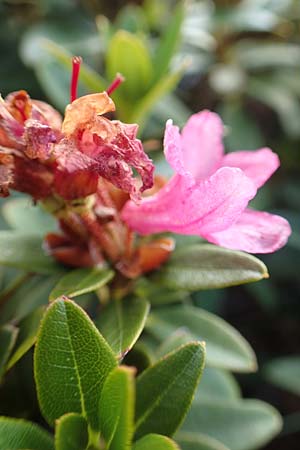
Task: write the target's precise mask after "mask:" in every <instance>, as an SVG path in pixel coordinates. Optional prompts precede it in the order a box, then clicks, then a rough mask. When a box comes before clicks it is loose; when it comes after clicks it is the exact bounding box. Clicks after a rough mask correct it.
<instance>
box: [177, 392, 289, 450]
mask: <svg viewBox="0 0 300 450" xmlns="http://www.w3.org/2000/svg"><path fill="white" fill-rule="evenodd" d="M280 429H281V417H280V415H279V414H278V412H277V411H276V410H275V409H274V408H273V407H272V406H270V405H268V404H267V403H264V402H261V401H259V400H236V401H234V402H224V400H223V399H221V400H214V401H212V400H207V401H206V402H205V401H202V402H201V403H197V402H194V403H193V405H192V408H191V409H190V411H189V413H188V415H187V417H186V420H185V422H184V424H183V426H182V428H181V430H180V432H179V433H178V438H179V440H180V433H181V431H182V432H184V433H186V432H188V433H191V434H194V433H195V436H197V433H203V434H207V435H209V436H211V437H212V438H214V439H217V440H219V441H221V442H222V443H223V444H224V445H225V446H226V445H227V446H228V447H229V448H230V449H231V450H250V449H251V450H252V449H254V448H258V447H263V446H264V445H265V444H266V443H267V442H268V441H269V440H270V439H272V438H273V437H274V436H275V435H276V434H277V433H278V432H279V431H280Z"/></svg>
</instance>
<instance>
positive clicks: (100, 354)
mask: <svg viewBox="0 0 300 450" xmlns="http://www.w3.org/2000/svg"><path fill="white" fill-rule="evenodd" d="M115 366H116V360H115V357H114V355H113V353H112V351H111V349H110V348H109V346H108V344H107V343H106V341H105V340H104V339H103V337H102V336H101V334H100V333H99V331H98V330H97V329H96V327H95V326H94V324H93V323H92V321H91V320H90V319H89V317H88V316H87V314H86V313H85V312H84V311H83V310H82V309H81V308H80V307H79V306H78V305H76V304H75V303H74V302H72V301H71V300H63V299H58V300H56V301H54V302H53V303H52V304H51V305H50V307H49V308H48V310H47V311H46V314H45V316H44V318H43V320H42V323H41V327H40V331H39V334H38V339H37V344H36V348H35V355H34V373H35V381H36V385H37V393H38V400H39V403H40V407H41V411H42V413H43V415H44V416H45V418H46V420H47V421H48V422H49V423H50V424H53V423H54V420H55V419H58V418H59V417H60V416H62V415H63V414H65V413H68V412H78V413H80V414H81V413H82V415H83V416H84V417H86V418H87V420H88V421H89V423H90V425H91V426H92V427H93V428H97V426H98V403H99V398H100V394H101V390H102V387H103V384H104V381H105V379H106V377H107V375H108V374H109V372H110V371H111V370H112V369H113V368H114V367H115Z"/></svg>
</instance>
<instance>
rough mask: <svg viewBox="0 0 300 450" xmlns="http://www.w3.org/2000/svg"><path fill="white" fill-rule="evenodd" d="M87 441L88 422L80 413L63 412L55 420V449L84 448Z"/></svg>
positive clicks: (73, 449) (76, 449)
mask: <svg viewBox="0 0 300 450" xmlns="http://www.w3.org/2000/svg"><path fill="white" fill-rule="evenodd" d="M88 441H89V434H88V423H87V421H86V420H85V418H84V417H83V416H81V415H80V414H76V413H69V414H65V415H64V416H62V417H60V418H59V419H58V420H57V421H56V426H55V450H86V447H87V445H88Z"/></svg>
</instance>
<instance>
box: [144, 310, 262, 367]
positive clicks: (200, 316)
mask: <svg viewBox="0 0 300 450" xmlns="http://www.w3.org/2000/svg"><path fill="white" fill-rule="evenodd" d="M180 327H185V329H186V330H187V331H188V332H189V333H190V334H191V338H192V339H196V340H203V341H205V342H206V361H207V364H208V365H209V366H212V367H218V368H222V369H228V370H234V371H237V372H251V371H254V370H256V358H255V354H254V352H253V350H252V348H251V347H250V345H249V344H248V342H247V341H246V340H245V339H244V338H243V337H242V336H241V334H240V333H239V332H238V331H237V330H236V329H235V328H233V327H232V326H231V325H229V324H228V323H227V322H225V320H223V319H221V318H220V317H218V316H216V315H214V314H212V313H209V312H208V311H205V310H203V309H200V308H196V307H194V306H188V305H184V306H182V305H178V306H177V305H176V306H175V305H174V306H173V307H172V308H166V307H165V308H160V309H159V310H157V311H155V312H154V313H151V315H150V316H149V320H148V322H147V329H148V330H149V331H150V332H151V333H152V334H153V335H154V336H156V337H157V338H158V339H160V340H164V339H166V338H167V337H168V336H169V335H170V334H171V333H174V332H175V331H176V330H177V329H178V328H180Z"/></svg>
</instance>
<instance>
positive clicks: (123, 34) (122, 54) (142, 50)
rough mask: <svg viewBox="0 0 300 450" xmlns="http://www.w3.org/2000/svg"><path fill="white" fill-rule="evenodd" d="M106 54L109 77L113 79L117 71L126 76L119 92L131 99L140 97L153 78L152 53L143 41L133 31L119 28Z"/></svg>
mask: <svg viewBox="0 0 300 450" xmlns="http://www.w3.org/2000/svg"><path fill="white" fill-rule="evenodd" d="M106 54H107V57H106V67H107V77H108V79H113V78H114V77H115V75H116V73H117V72H121V73H122V75H124V77H125V82H124V84H123V85H122V86H121V87H120V88H119V89H118V93H120V94H123V95H125V96H126V97H127V98H129V99H131V100H134V99H136V98H139V97H140V96H141V95H142V94H143V93H144V92H145V91H146V90H147V87H148V86H149V84H150V82H151V78H152V64H151V59H150V54H149V51H148V49H147V47H146V46H145V45H144V43H143V41H142V40H141V39H140V38H139V37H137V36H136V35H134V34H133V33H129V32H128V31H125V30H119V31H117V32H116V34H115V35H114V36H113V38H112V39H111V41H110V45H109V48H108V50H107V53H106Z"/></svg>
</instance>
